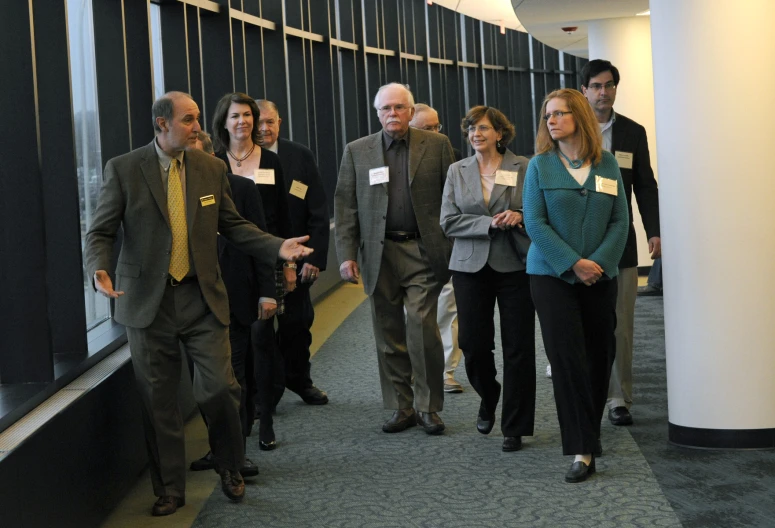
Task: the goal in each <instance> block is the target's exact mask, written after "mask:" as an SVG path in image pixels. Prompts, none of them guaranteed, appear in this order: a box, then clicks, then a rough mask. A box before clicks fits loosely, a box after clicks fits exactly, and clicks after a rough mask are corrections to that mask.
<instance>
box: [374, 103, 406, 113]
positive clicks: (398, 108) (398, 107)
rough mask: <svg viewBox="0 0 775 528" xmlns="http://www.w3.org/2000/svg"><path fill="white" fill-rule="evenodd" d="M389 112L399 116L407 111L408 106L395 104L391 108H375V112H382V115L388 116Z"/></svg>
mask: <svg viewBox="0 0 775 528" xmlns="http://www.w3.org/2000/svg"><path fill="white" fill-rule="evenodd" d="M391 110H393V111H395V112H396V113H397V114H400V113H401V112H406V111H407V110H409V105H405V104H397V105H392V106H391V105H385V106H380V107H379V108H377V111H378V112H382V113H383V114H389V113H390V112H391Z"/></svg>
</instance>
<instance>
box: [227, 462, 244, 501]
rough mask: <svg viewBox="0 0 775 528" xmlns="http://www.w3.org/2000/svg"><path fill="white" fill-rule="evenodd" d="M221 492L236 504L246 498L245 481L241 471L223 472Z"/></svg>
mask: <svg viewBox="0 0 775 528" xmlns="http://www.w3.org/2000/svg"><path fill="white" fill-rule="evenodd" d="M221 491H223V494H224V495H226V496H227V497H229V499H231V500H233V501H234V502H239V501H241V500H242V499H243V498H244V497H245V481H244V480H242V475H240V472H239V471H229V470H228V469H223V470H221Z"/></svg>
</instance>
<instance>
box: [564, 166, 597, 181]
mask: <svg viewBox="0 0 775 528" xmlns="http://www.w3.org/2000/svg"><path fill="white" fill-rule="evenodd" d="M566 168H567V169H568V172H569V173H570V175H571V176H573V179H574V180H576V181H577V182H579V185H584V182H585V181H587V178H588V177H589V173H590V172H591V171H592V165H588V166H586V167H581V168H579V169H571V168H570V167H566Z"/></svg>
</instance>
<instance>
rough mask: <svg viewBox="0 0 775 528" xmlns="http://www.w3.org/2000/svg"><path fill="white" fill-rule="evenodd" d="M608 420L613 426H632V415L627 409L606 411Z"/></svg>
mask: <svg viewBox="0 0 775 528" xmlns="http://www.w3.org/2000/svg"><path fill="white" fill-rule="evenodd" d="M608 419H609V420H611V423H612V424H614V425H632V415H631V414H630V411H628V410H627V407H614V408H613V409H609V410H608Z"/></svg>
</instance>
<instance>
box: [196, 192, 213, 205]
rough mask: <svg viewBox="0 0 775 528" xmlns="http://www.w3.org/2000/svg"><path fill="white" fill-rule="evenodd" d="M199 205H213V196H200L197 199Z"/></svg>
mask: <svg viewBox="0 0 775 528" xmlns="http://www.w3.org/2000/svg"><path fill="white" fill-rule="evenodd" d="M199 203H201V204H202V207H207V206H208V205H214V204H215V196H213V195H212V194H208V195H207V196H202V197H201V198H200V199H199Z"/></svg>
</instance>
